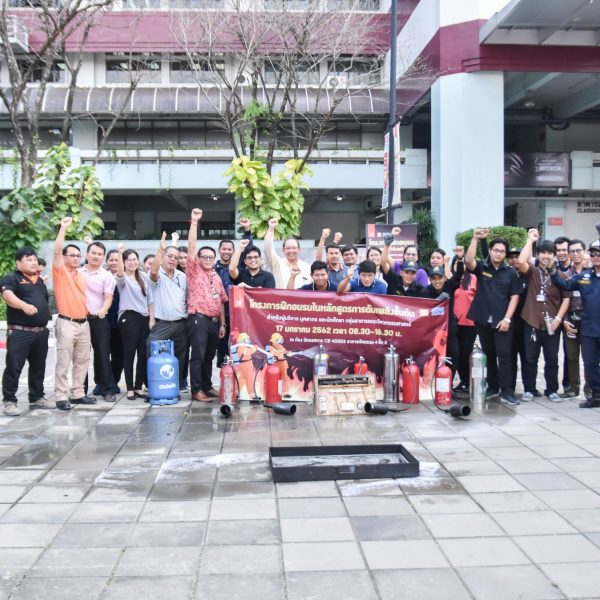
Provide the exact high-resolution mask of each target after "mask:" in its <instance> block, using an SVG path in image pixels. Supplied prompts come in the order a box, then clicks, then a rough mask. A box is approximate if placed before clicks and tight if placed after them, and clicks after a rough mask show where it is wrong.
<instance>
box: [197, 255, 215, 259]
mask: <svg viewBox="0 0 600 600" xmlns="http://www.w3.org/2000/svg"><path fill="white" fill-rule="evenodd" d="M198 258H200V259H201V260H215V257H214V256H213V255H212V254H201V255H200V256H199V257H198Z"/></svg>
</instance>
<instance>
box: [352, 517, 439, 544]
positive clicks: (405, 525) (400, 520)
mask: <svg viewBox="0 0 600 600" xmlns="http://www.w3.org/2000/svg"><path fill="white" fill-rule="evenodd" d="M350 521H351V522H352V526H353V527H354V529H355V531H356V535H357V536H358V539H359V540H361V541H362V542H374V541H384V540H387V541H391V540H425V539H429V538H431V534H430V533H429V531H428V530H427V527H425V525H424V524H423V521H422V520H421V518H420V517H418V516H416V515H401V516H398V515H393V516H392V517H390V516H385V517H351V518H350Z"/></svg>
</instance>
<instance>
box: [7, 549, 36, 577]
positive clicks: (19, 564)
mask: <svg viewBox="0 0 600 600" xmlns="http://www.w3.org/2000/svg"><path fill="white" fill-rule="evenodd" d="M43 551H44V550H43V548H0V581H2V580H3V579H8V578H10V577H13V576H14V575H16V574H17V573H19V574H21V573H22V572H23V571H25V570H27V569H29V568H30V567H31V566H32V565H33V564H34V563H35V562H36V561H37V559H38V558H39V556H40V555H41V554H42V552H43Z"/></svg>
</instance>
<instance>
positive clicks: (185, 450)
mask: <svg viewBox="0 0 600 600" xmlns="http://www.w3.org/2000/svg"><path fill="white" fill-rule="evenodd" d="M3 354H4V353H3V352H2V353H0V365H3V364H4V356H3ZM52 361H53V358H52V357H50V360H49V364H50V365H51V364H53V362H52ZM51 377H52V374H51V373H49V375H48V378H47V387H48V388H49V389H51V388H52V383H51ZM22 389H23V392H25V388H22ZM387 442H400V443H403V444H404V445H405V446H406V447H407V448H408V449H409V450H410V451H411V452H413V454H415V455H416V456H417V457H418V458H419V459H420V460H421V476H420V477H419V478H416V479H400V480H394V479H387V480H373V481H338V482H334V481H326V482H306V483H291V484H273V482H272V480H271V477H270V473H269V469H268V465H267V459H266V453H267V449H268V447H269V446H270V445H320V444H351V443H352V444H353V443H374V444H376V443H387ZM599 457H600V410H581V409H579V408H578V407H577V403H576V402H569V401H565V402H563V403H562V404H551V403H550V402H548V401H547V400H543V399H541V400H539V401H536V402H532V403H529V404H522V405H521V406H519V407H516V408H507V407H505V406H502V405H499V404H497V403H495V402H492V403H489V404H487V405H486V406H485V407H484V408H483V409H482V410H480V411H477V412H476V413H475V414H474V415H473V416H472V417H471V418H469V419H466V420H453V419H451V418H450V417H448V416H446V415H444V414H442V413H440V412H439V411H435V410H431V406H430V403H429V402H427V403H425V404H424V405H423V404H422V405H420V406H418V407H415V408H412V409H411V410H410V411H409V412H407V413H404V414H402V415H386V416H375V417H371V416H364V417H351V418H331V417H330V418H315V417H313V416H312V414H311V413H310V412H309V410H308V408H307V407H306V406H304V405H303V406H300V408H299V410H298V413H297V414H296V416H294V417H285V416H281V415H271V414H269V413H268V412H266V411H265V410H264V409H262V408H260V407H254V406H253V407H249V406H245V407H244V408H242V409H241V410H239V411H236V413H235V415H234V417H233V418H231V419H229V420H227V421H225V420H224V419H222V418H221V417H220V415H219V414H218V411H217V410H216V406H215V405H212V406H206V405H201V406H198V404H197V403H195V404H194V405H193V406H191V405H190V402H189V396H184V400H183V401H182V402H181V403H179V404H178V405H176V406H173V407H156V408H150V407H149V406H148V405H147V404H144V403H143V402H142V401H141V400H137V401H135V402H132V401H128V400H127V399H125V398H122V399H121V400H120V401H119V402H118V403H117V404H115V405H109V404H105V403H103V402H102V401H100V402H99V403H98V405H96V406H94V407H91V408H87V407H86V408H84V407H78V408H76V409H75V410H73V411H72V412H71V413H62V412H59V411H36V412H26V413H25V414H24V415H23V416H22V417H18V418H8V417H0V599H4V598H11V599H14V600H17V599H19V600H22V599H33V598H43V599H44V600H54V599H60V600H69V599H77V600H87V599H96V598H101V599H103V600H115V599H127V600H133V599H137V598H142V599H144V600H151V599H154V598H169V599H171V598H172V599H176V600H179V599H187V598H193V599H208V600H220V599H222V598H223V599H225V598H227V599H228V600H233V599H236V598H239V599H243V600H253V599H255V598H256V599H260V600H283V599H289V600H304V599H313V600H314V599H323V600H335V599H342V598H343V599H360V600H371V599H375V598H379V599H382V600H392V599H400V598H406V599H408V600H419V599H421V598H426V599H441V600H453V599H463V598H477V599H482V600H483V599H491V600H502V599H507V600H514V599H517V598H522V599H535V600H542V599H552V598H600V458H599Z"/></svg>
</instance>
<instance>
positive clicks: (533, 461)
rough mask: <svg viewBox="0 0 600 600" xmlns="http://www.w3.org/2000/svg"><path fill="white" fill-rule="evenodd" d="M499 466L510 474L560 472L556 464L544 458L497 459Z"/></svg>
mask: <svg viewBox="0 0 600 600" xmlns="http://www.w3.org/2000/svg"><path fill="white" fill-rule="evenodd" d="M496 462H497V463H498V465H499V466H500V467H502V468H503V469H504V470H505V471H507V472H508V473H510V474H511V475H513V476H514V475H516V474H518V473H560V472H561V468H560V467H559V466H558V465H555V464H554V463H552V462H550V461H549V460H546V459H545V458H523V459H515V460H511V459H506V460H505V459H499V460H497V461H496Z"/></svg>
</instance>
